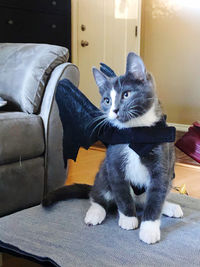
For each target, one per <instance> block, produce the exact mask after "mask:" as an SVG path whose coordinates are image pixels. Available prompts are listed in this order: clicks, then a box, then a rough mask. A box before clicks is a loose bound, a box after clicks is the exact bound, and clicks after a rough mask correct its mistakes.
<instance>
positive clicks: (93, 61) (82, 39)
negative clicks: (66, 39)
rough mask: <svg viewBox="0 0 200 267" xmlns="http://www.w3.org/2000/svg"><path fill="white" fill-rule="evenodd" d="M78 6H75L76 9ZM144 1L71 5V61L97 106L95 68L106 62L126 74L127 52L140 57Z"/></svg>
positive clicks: (81, 0) (91, 0) (88, 0)
mask: <svg viewBox="0 0 200 267" xmlns="http://www.w3.org/2000/svg"><path fill="white" fill-rule="evenodd" d="M75 3H76V5H75ZM140 14H141V0H76V1H75V2H74V6H73V1H72V18H73V20H72V26H73V28H72V32H73V36H72V40H73V42H72V50H73V54H72V58H73V62H74V63H75V64H77V65H78V67H79V70H80V86H79V88H80V90H82V91H83V93H84V94H85V95H86V96H87V97H88V98H89V99H90V100H91V101H92V102H93V103H94V104H95V105H97V106H99V101H100V96H99V93H98V90H97V87H96V85H95V82H94V78H93V75H92V67H93V66H96V67H97V68H99V63H100V62H104V63H106V64H107V65H109V66H110V67H111V68H113V69H114V71H115V72H116V74H119V75H120V74H123V73H124V71H125V62H126V57H127V54H128V52H130V51H134V52H136V53H138V54H139V53H140V17H141V15H140Z"/></svg>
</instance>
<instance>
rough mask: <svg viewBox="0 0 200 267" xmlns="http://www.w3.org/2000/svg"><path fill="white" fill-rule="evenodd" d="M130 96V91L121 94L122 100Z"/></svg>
mask: <svg viewBox="0 0 200 267" xmlns="http://www.w3.org/2000/svg"><path fill="white" fill-rule="evenodd" d="M130 95H131V92H130V91H126V92H124V93H123V94H122V98H128V97H129V96H130Z"/></svg>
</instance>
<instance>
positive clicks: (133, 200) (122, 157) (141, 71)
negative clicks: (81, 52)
mask: <svg viewBox="0 0 200 267" xmlns="http://www.w3.org/2000/svg"><path fill="white" fill-rule="evenodd" d="M93 74H94V78H95V81H96V84H97V86H98V87H99V91H100V94H101V97H102V99H101V109H102V111H103V112H104V113H105V114H106V119H107V120H108V121H109V122H110V123H111V124H112V125H114V126H117V127H119V128H120V129H122V128H127V127H140V126H153V125H155V124H156V123H157V122H158V121H159V120H160V119H161V117H162V115H163V114H162V110H161V107H160V104H159V100H158V98H157V96H156V92H155V87H154V82H153V79H152V76H151V75H150V74H149V73H147V72H146V69H145V66H144V63H143V61H142V59H141V58H140V57H139V56H137V55H136V54H135V53H129V55H128V57H127V67H126V73H125V75H123V76H120V77H115V78H108V77H106V76H105V75H104V74H103V73H101V72H100V71H99V70H97V69H96V68H93ZM173 176H174V147H173V143H164V144H161V145H158V146H157V147H155V148H154V149H153V150H152V151H151V152H150V153H149V154H147V155H145V156H144V157H139V156H138V155H137V154H136V153H135V152H134V151H133V150H132V149H131V148H129V146H128V145H113V146H109V147H108V149H107V153H106V157H105V160H104V161H103V163H102V165H101V167H100V170H99V172H98V173H97V175H96V179H95V183H94V186H93V187H92V190H91V193H90V199H91V206H90V208H89V210H88V211H87V214H86V216H85V223H86V224H88V225H97V224H101V223H102V222H103V221H104V220H105V218H106V212H107V210H108V208H109V206H110V205H112V204H113V203H115V204H116V205H117V209H118V213H119V221H118V224H119V226H120V227H121V228H123V229H126V230H131V229H136V228H138V218H137V217H136V204H137V202H138V201H139V202H141V201H142V202H143V205H144V210H143V215H142V221H141V225H140V232H139V238H140V239H141V240H142V241H144V242H145V243H148V244H152V243H155V242H158V241H159V240H160V217H161V214H164V215H167V216H170V217H176V218H179V217H182V216H183V212H182V210H181V207H180V206H179V205H176V204H172V203H169V202H167V201H166V196H167V194H168V192H169V190H170V187H171V180H172V179H173ZM132 186H137V187H139V188H142V187H144V188H145V193H143V194H142V195H140V196H136V195H135V194H134V190H133V189H132Z"/></svg>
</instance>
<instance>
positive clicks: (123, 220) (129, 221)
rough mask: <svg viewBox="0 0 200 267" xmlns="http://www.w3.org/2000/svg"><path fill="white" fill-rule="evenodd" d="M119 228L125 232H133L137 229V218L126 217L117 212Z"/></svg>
mask: <svg viewBox="0 0 200 267" xmlns="http://www.w3.org/2000/svg"><path fill="white" fill-rule="evenodd" d="M118 224H119V226H120V227H121V228H123V229H125V230H133V229H136V228H138V219H137V217H134V216H133V217H128V216H125V215H124V214H123V213H121V212H119V222H118Z"/></svg>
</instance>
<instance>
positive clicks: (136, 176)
mask: <svg viewBox="0 0 200 267" xmlns="http://www.w3.org/2000/svg"><path fill="white" fill-rule="evenodd" d="M123 154H124V168H125V179H126V180H127V181H130V182H131V183H132V184H133V185H135V186H138V187H143V186H144V187H148V185H149V183H150V174H149V171H148V169H147V167H146V166H145V165H143V164H142V163H141V160H140V157H139V156H138V154H137V153H135V152H134V150H133V149H131V148H130V147H129V146H128V145H127V146H125V147H124V150H123Z"/></svg>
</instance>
